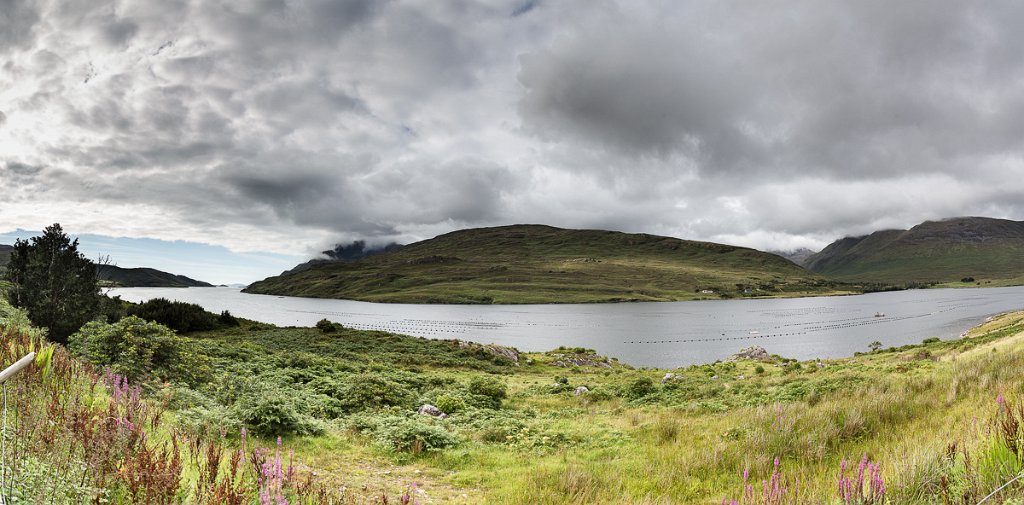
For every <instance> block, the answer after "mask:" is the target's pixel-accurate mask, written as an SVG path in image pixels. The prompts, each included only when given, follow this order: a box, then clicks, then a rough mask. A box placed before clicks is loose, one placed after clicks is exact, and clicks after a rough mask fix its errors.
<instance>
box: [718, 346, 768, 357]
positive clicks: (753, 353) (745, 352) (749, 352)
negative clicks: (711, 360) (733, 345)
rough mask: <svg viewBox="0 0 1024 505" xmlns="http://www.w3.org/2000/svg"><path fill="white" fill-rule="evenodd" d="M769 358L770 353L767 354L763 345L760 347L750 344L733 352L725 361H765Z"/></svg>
mask: <svg viewBox="0 0 1024 505" xmlns="http://www.w3.org/2000/svg"><path fill="white" fill-rule="evenodd" d="M770 358H771V355H769V354H768V351H766V350H764V347H761V346H759V345H752V346H750V347H746V348H744V349H741V350H740V352H738V353H736V354H733V355H732V356H730V357H729V359H727V360H726V361H739V360H741V359H752V360H756V361H765V360H767V359H770Z"/></svg>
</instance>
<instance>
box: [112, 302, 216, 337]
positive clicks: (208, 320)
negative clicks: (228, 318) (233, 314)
mask: <svg viewBox="0 0 1024 505" xmlns="http://www.w3.org/2000/svg"><path fill="white" fill-rule="evenodd" d="M127 312H128V314H130V315H133V316H138V317H141V318H142V319H145V320H147V321H156V322H158V323H160V324H162V325H164V326H167V327H168V328H171V329H172V330H174V331H177V332H181V333H188V332H190V331H203V330H212V329H214V328H216V327H217V323H218V317H217V316H215V315H213V314H211V313H209V312H207V311H206V309H204V308H202V307H201V306H199V305H196V304H194V303H185V302H172V301H170V300H168V299H166V298H154V299H152V300H149V301H147V302H145V303H141V304H138V305H132V306H130V307H128V311H127ZM229 315H230V314H229ZM222 316H223V314H222Z"/></svg>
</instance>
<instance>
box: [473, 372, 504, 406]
mask: <svg viewBox="0 0 1024 505" xmlns="http://www.w3.org/2000/svg"><path fill="white" fill-rule="evenodd" d="M467 390H468V391H469V393H470V394H471V395H474V396H480V397H483V398H482V399H481V400H484V401H483V402H475V403H485V404H488V405H489V406H491V407H492V408H496V409H498V408H501V401H502V400H504V399H505V398H506V397H507V396H508V386H506V385H505V383H504V382H502V381H501V380H500V379H498V378H496V377H486V376H485V377H474V378H473V379H472V380H470V381H469V386H468V387H467Z"/></svg>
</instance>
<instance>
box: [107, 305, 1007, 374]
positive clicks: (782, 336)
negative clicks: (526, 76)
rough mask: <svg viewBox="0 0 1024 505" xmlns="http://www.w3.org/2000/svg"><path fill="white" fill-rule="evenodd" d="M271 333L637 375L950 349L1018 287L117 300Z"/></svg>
mask: <svg viewBox="0 0 1024 505" xmlns="http://www.w3.org/2000/svg"><path fill="white" fill-rule="evenodd" d="M110 295H111V296H115V295H116V296H120V297H121V298H123V299H124V300H129V301H133V302H141V301H145V300H148V299H151V298H158V297H162V298H167V299H171V300H179V301H183V302H190V303H196V304H199V305H201V306H203V307H204V308H206V309H207V310H209V311H211V312H217V313H219V312H221V311H224V310H228V311H230V312H231V313H232V314H234V315H236V316H239V317H244V318H247V319H252V320H256V321H262V322H267V323H273V324H276V325H279V326H313V325H314V324H316V322H317V321H319V320H321V319H324V318H326V319H329V320H331V321H335V322H338V323H341V324H343V325H345V326H348V327H352V328H357V329H365V330H381V331H388V332H393V333H402V334H406V335H414V336H420V337H427V338H437V339H448V338H455V339H461V340H468V341H473V342H480V343H494V344H500V345H507V346H512V347H516V348H518V349H520V350H522V351H548V350H552V349H554V348H557V347H559V346H567V347H588V348H591V349H595V350H597V352H598V353H600V354H603V355H606V356H612V357H616V358H618V359H619V360H620V361H621V362H625V363H629V364H631V365H634V366H647V367H659V368H674V367H681V366H686V365H691V364H695V363H708V362H713V361H715V360H719V359H724V358H726V357H728V356H729V355H731V354H733V353H735V352H736V351H738V350H740V349H741V348H743V347H747V346H750V345H759V346H761V347H764V348H765V349H767V350H768V352H770V353H772V354H779V355H782V356H785V357H791V358H797V359H801V360H804V359H813V358H822V359H825V358H836V357H843V356H850V355H852V354H853V353H854V352H856V351H866V350H867V349H868V345H869V344H870V343H871V342H873V341H876V340H877V341H879V342H881V343H882V345H883V346H884V347H889V346H900V345H904V344H910V343H917V342H920V341H921V340H923V339H925V338H930V337H938V338H940V339H943V340H946V339H951V338H959V336H960V335H961V334H962V333H963V332H964V331H966V330H967V329H969V328H971V327H972V326H975V325H977V324H979V323H981V322H983V321H984V320H985V319H986V318H988V317H990V316H992V315H995V314H999V313H1002V312H1007V311H1011V310H1024V286H1019V287H1005V288H972V289H924V290H908V291H894V292H886V293H870V294H865V295H856V296H827V297H810V298H773V299H736V300H705V301H688V302H643V303H617V304H551V305H415V304H383V303H367V302H357V301H351V300H325V299H317V298H298V297H282V296H271V295H253V294H247V293H242V292H241V291H240V290H239V289H235V288H119V289H113V290H111V292H110Z"/></svg>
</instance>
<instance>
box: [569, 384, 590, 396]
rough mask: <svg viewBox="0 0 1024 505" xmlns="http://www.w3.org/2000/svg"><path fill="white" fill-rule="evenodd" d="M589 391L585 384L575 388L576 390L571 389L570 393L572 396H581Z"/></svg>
mask: <svg viewBox="0 0 1024 505" xmlns="http://www.w3.org/2000/svg"><path fill="white" fill-rule="evenodd" d="M589 392H590V390H589V389H587V386H580V387H578V388H576V390H575V391H573V392H572V394H573V396H581V395H585V394H587V393H589Z"/></svg>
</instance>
